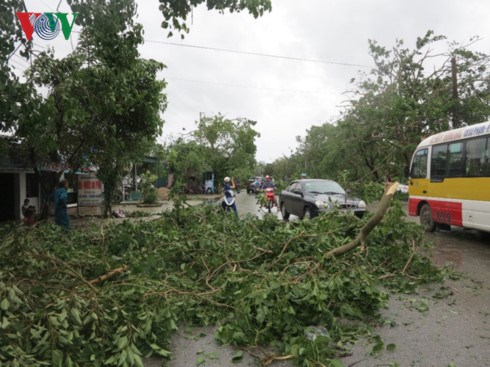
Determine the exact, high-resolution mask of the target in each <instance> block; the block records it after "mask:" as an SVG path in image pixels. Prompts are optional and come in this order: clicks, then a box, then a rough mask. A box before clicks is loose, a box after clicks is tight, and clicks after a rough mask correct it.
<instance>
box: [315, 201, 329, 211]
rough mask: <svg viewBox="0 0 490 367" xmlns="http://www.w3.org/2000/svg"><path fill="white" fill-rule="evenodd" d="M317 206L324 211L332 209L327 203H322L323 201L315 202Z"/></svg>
mask: <svg viewBox="0 0 490 367" xmlns="http://www.w3.org/2000/svg"><path fill="white" fill-rule="evenodd" d="M315 205H316V206H317V207H318V208H319V209H324V208H330V204H329V203H327V202H325V201H321V200H318V201H316V202H315Z"/></svg>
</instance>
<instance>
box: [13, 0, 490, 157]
mask: <svg viewBox="0 0 490 367" xmlns="http://www.w3.org/2000/svg"><path fill="white" fill-rule="evenodd" d="M137 2H138V4H139V8H138V10H139V17H138V21H139V22H140V23H141V24H143V26H144V29H145V40H146V42H145V44H144V45H143V46H142V47H141V49H140V52H141V55H142V57H145V58H152V59H155V60H158V61H161V62H163V63H164V64H165V65H166V69H165V70H164V71H163V72H162V74H161V77H162V78H164V79H165V80H166V81H167V83H168V86H167V89H166V93H167V99H168V108H167V110H166V111H165V113H164V114H163V118H164V120H165V126H164V135H163V136H162V137H161V141H162V142H163V141H165V140H168V139H169V137H177V136H179V134H182V133H185V132H188V131H190V130H192V129H194V127H195V122H196V121H197V120H198V119H199V115H200V114H205V115H207V116H211V115H214V114H218V113H221V114H223V115H225V116H226V117H228V118H230V119H234V118H238V117H245V118H248V119H251V120H255V121H257V125H256V130H257V131H258V132H259V133H260V135H261V137H260V138H259V139H258V140H257V148H258V150H257V159H258V160H260V161H264V162H271V161H273V160H274V159H276V158H279V157H281V156H283V155H286V156H287V155H289V154H290V153H291V151H293V150H294V149H295V148H296V146H297V143H296V136H298V135H299V136H304V135H305V133H306V130H307V129H308V128H310V127H311V126H312V125H320V124H322V123H325V122H331V121H334V120H335V119H336V118H337V117H338V116H339V114H340V112H341V111H342V106H343V105H345V100H346V99H347V96H346V94H345V92H346V91H348V90H349V89H351V85H350V84H349V81H350V79H351V78H353V77H357V76H358V75H359V71H369V70H370V68H371V67H372V66H373V62H372V60H371V58H370V56H369V55H368V40H369V39H372V40H376V41H377V42H378V43H379V44H381V45H383V46H386V47H388V48H390V47H392V46H393V45H394V43H395V40H397V39H402V40H404V41H405V45H406V46H407V47H408V48H410V49H413V48H414V44H415V40H416V38H417V37H420V36H423V35H424V34H425V33H426V31H427V30H429V29H431V30H434V31H435V33H436V34H440V35H444V36H446V37H447V38H448V40H447V41H448V42H450V41H457V42H459V43H466V42H467V41H468V40H469V39H470V38H471V37H472V36H476V35H478V36H480V37H481V38H482V40H481V41H480V42H478V43H476V44H475V45H474V46H472V49H474V50H479V51H483V52H486V53H490V21H489V19H490V3H489V2H488V0H423V1H422V0H411V1H408V0H301V1H298V0H272V12H270V13H266V14H265V15H264V16H263V17H261V18H258V19H254V18H253V17H252V16H251V15H249V14H248V13H247V12H243V13H239V14H235V13H234V14H229V13H225V14H219V13H217V12H210V11H207V10H206V9H205V7H204V6H200V7H198V8H197V9H195V10H194V12H193V14H192V16H191V17H190V18H189V26H190V33H189V34H187V35H186V36H185V38H184V39H183V40H181V38H180V36H178V35H175V36H173V37H171V38H167V31H165V30H163V29H162V28H161V26H160V24H161V22H162V20H163V17H162V15H161V13H160V12H159V10H158V0H137ZM25 3H26V5H27V9H28V11H35V12H48V11H54V10H56V8H57V6H58V4H59V3H60V1H59V0H26V1H25ZM59 9H60V10H62V11H66V12H70V10H69V8H68V7H67V5H66V3H65V1H64V0H63V1H62V2H61V4H60V7H59ZM34 42H35V44H36V47H37V48H38V49H42V48H45V47H47V46H51V47H54V49H55V51H56V53H57V55H59V56H63V55H65V54H66V53H68V52H70V51H71V50H72V48H73V47H76V43H77V33H75V32H74V33H73V34H72V39H71V40H70V41H66V40H64V38H63V37H62V36H61V35H60V36H59V37H57V38H56V39H55V40H52V41H43V40H41V39H39V38H36V35H34ZM444 45H446V43H444ZM266 55H269V56H266ZM13 60H14V66H16V67H17V68H18V69H20V70H22V69H23V68H25V65H23V64H25V63H24V62H23V61H22V60H20V59H19V58H15V57H14V58H13ZM184 129H185V130H184Z"/></svg>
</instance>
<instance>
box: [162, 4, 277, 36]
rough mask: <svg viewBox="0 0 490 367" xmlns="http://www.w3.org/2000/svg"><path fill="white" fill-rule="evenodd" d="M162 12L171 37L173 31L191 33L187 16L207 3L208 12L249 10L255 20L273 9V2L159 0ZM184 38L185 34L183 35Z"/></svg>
mask: <svg viewBox="0 0 490 367" xmlns="http://www.w3.org/2000/svg"><path fill="white" fill-rule="evenodd" d="M159 1H160V10H161V12H162V14H163V17H164V18H165V20H164V21H163V22H162V27H163V28H164V29H169V36H171V35H172V30H176V31H179V32H185V33H188V32H189V28H188V26H187V24H186V21H187V16H188V15H189V14H190V13H191V12H192V9H193V8H195V7H197V6H198V5H200V4H202V3H205V4H206V7H207V9H208V10H218V11H219V12H221V13H224V11H225V10H229V11H230V12H231V13H233V12H240V11H243V10H248V12H249V13H250V14H252V15H253V16H254V17H255V18H257V17H259V16H262V15H263V14H264V12H265V11H270V10H271V8H272V5H271V0H159ZM182 37H184V36H183V34H182Z"/></svg>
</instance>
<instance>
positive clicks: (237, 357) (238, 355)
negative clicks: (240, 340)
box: [231, 350, 243, 363]
mask: <svg viewBox="0 0 490 367" xmlns="http://www.w3.org/2000/svg"><path fill="white" fill-rule="evenodd" d="M242 359H243V352H242V351H241V350H240V351H238V352H236V353H235V354H234V355H233V357H231V361H232V362H233V363H236V362H240V361H241V360H242Z"/></svg>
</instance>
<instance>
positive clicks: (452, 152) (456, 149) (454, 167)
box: [447, 142, 464, 177]
mask: <svg viewBox="0 0 490 367" xmlns="http://www.w3.org/2000/svg"><path fill="white" fill-rule="evenodd" d="M463 163H464V162H463V143H462V142H458V143H451V144H449V149H448V155H447V167H448V170H447V177H462V176H464V164H463Z"/></svg>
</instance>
